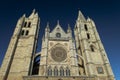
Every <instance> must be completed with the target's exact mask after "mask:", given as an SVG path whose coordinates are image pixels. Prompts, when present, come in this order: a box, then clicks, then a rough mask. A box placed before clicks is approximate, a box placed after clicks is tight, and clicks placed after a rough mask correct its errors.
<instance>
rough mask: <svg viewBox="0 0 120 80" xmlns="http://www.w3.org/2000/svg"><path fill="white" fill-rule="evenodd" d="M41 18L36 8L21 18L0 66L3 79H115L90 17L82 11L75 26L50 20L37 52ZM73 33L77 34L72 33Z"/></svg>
mask: <svg viewBox="0 0 120 80" xmlns="http://www.w3.org/2000/svg"><path fill="white" fill-rule="evenodd" d="M40 27H41V26H40V17H39V15H38V13H37V12H36V11H35V10H33V12H32V13H31V14H30V16H29V17H26V15H23V16H22V17H20V18H19V19H18V22H17V24H16V27H15V30H14V33H13V35H12V37H11V40H10V43H9V46H8V49H7V51H6V54H5V57H4V59H3V62H2V65H1V68H0V80H115V78H114V74H113V72H112V69H111V66H110V63H109V60H108V57H107V54H106V52H105V49H104V47H103V44H102V42H101V39H100V37H99V34H98V32H97V29H96V25H95V23H94V21H93V20H92V19H91V18H87V19H86V18H85V17H84V16H83V14H82V13H81V11H79V12H78V17H77V19H76V23H75V26H74V29H73V30H72V29H71V27H70V25H68V29H67V31H64V30H63V28H62V26H61V25H60V23H59V21H58V22H57V23H56V26H55V27H54V29H53V30H50V26H49V23H47V25H46V28H45V32H44V35H43V37H42V38H41V41H42V43H41V51H40V52H37V51H36V49H37V43H38V37H39V33H40V32H39V30H41V29H40ZM72 32H73V33H74V37H73V35H72Z"/></svg>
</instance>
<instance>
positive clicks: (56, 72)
mask: <svg viewBox="0 0 120 80" xmlns="http://www.w3.org/2000/svg"><path fill="white" fill-rule="evenodd" d="M54 76H58V69H57V67H56V66H55V68H54Z"/></svg>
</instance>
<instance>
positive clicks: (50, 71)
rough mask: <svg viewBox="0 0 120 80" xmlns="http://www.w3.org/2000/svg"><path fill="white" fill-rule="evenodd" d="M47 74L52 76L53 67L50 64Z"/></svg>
mask: <svg viewBox="0 0 120 80" xmlns="http://www.w3.org/2000/svg"><path fill="white" fill-rule="evenodd" d="M47 75H48V76H52V69H51V67H50V66H49V67H48V70H47Z"/></svg>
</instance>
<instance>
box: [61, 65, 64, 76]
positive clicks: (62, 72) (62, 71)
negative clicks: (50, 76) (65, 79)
mask: <svg viewBox="0 0 120 80" xmlns="http://www.w3.org/2000/svg"><path fill="white" fill-rule="evenodd" d="M60 76H64V69H63V67H60Z"/></svg>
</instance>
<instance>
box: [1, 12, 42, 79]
mask: <svg viewBox="0 0 120 80" xmlns="http://www.w3.org/2000/svg"><path fill="white" fill-rule="evenodd" d="M39 24H40V18H39V16H38V13H36V12H35V10H33V12H32V14H31V15H30V16H29V17H26V16H25V15H23V16H22V17H21V18H20V19H19V20H18V22H17V25H16V28H15V31H14V33H13V35H12V37H11V40H10V43H9V46H8V49H7V52H6V55H5V58H4V60H3V63H2V66H1V71H0V80H23V79H22V77H23V76H25V75H26V76H27V75H29V74H31V67H32V58H33V54H35V52H36V45H37V39H38V33H39Z"/></svg>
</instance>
